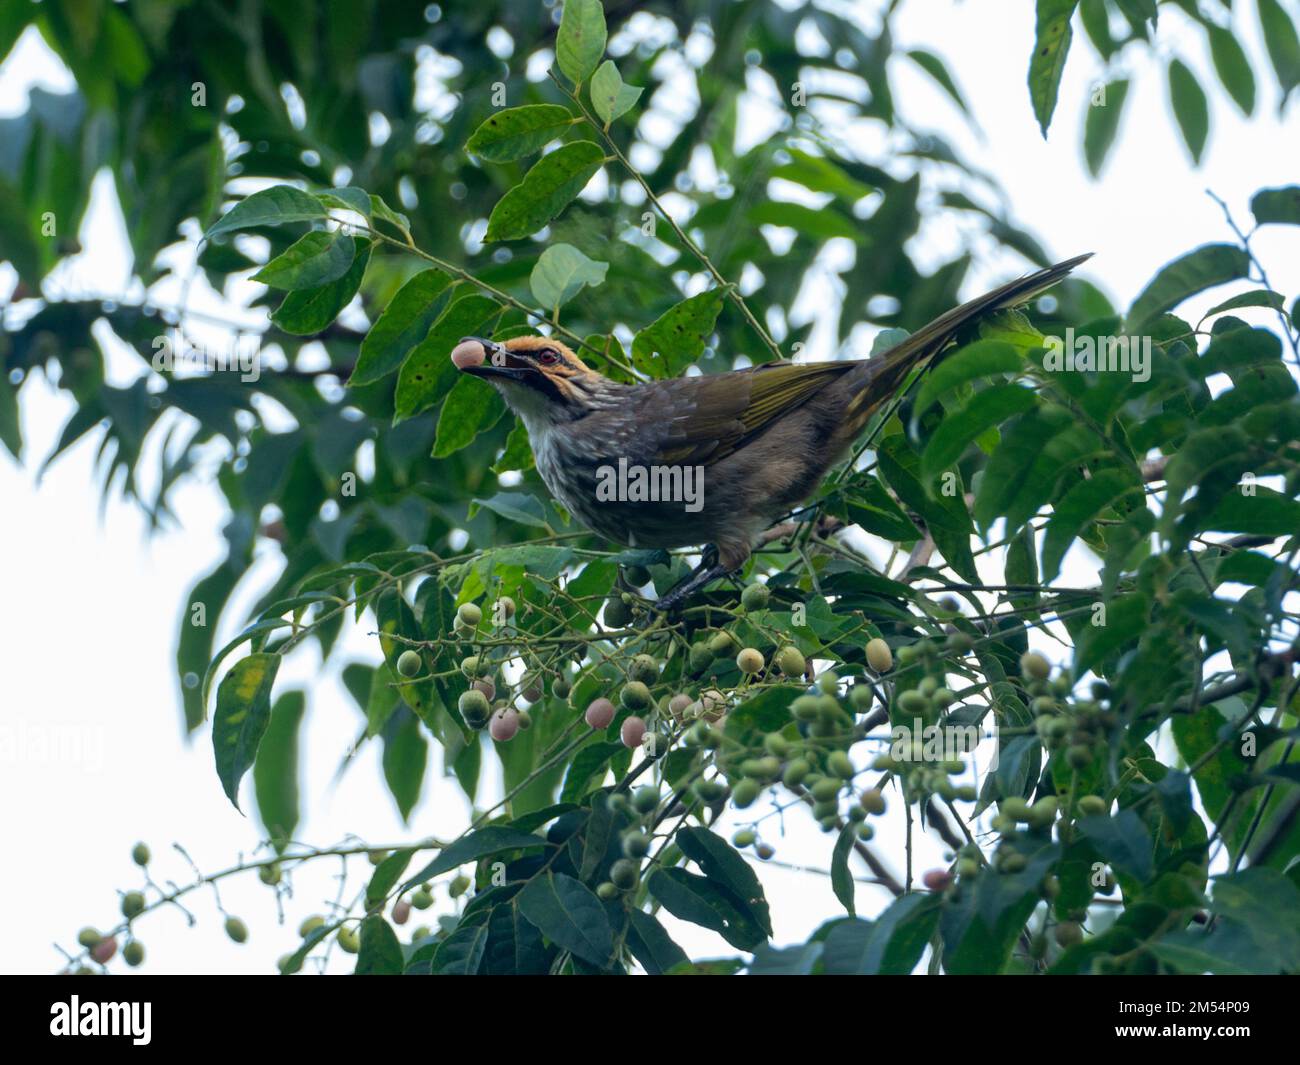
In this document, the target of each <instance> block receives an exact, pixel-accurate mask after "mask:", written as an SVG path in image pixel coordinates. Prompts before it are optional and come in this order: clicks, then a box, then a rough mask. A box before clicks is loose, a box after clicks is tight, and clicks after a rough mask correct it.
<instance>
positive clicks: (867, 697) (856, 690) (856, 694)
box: [849, 681, 876, 714]
mask: <svg viewBox="0 0 1300 1065" xmlns="http://www.w3.org/2000/svg"><path fill="white" fill-rule="evenodd" d="M875 701H876V693H875V692H873V691H872V690H871V685H870V684H863V683H862V682H860V681H859V682H858V683H857V684H855V685H853V687H852V688H850V689H849V702H851V703H852V704H853V709H855V710H856V711H857V712H858V713H860V714H865V713H866V712H867V711H868V710H870V709H871V707H872V706H873V705H875Z"/></svg>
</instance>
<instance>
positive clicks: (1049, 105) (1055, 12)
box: [1029, 0, 1078, 137]
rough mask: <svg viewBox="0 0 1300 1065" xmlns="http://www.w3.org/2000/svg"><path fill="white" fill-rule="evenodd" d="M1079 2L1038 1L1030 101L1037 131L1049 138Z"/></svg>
mask: <svg viewBox="0 0 1300 1065" xmlns="http://www.w3.org/2000/svg"><path fill="white" fill-rule="evenodd" d="M1077 2H1078V0H1038V3H1037V7H1036V23H1037V24H1036V26H1035V29H1034V54H1033V56H1032V57H1031V58H1030V60H1029V99H1030V102H1031V103H1032V104H1033V106H1034V117H1036V118H1037V119H1038V128H1039V129H1041V130H1042V131H1043V136H1044V137H1046V136H1047V127H1048V126H1050V125H1051V124H1052V112H1053V111H1055V110H1056V95H1057V92H1058V91H1059V90H1060V87H1061V74H1062V72H1063V71H1064V70H1065V59H1066V56H1067V55H1069V53H1070V40H1071V38H1072V37H1073V33H1072V31H1071V29H1070V18H1071V16H1073V14H1074V9H1075V7H1076V6H1077Z"/></svg>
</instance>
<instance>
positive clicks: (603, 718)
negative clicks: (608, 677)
mask: <svg viewBox="0 0 1300 1065" xmlns="http://www.w3.org/2000/svg"><path fill="white" fill-rule="evenodd" d="M583 716H584V717H585V718H586V721H587V724H588V725H590V726H591V727H592V728H594V729H602V728H609V726H610V724H611V723H612V722H613V720H614V704H613V703H611V702H610V701H609V700H608V699H596V700H595V701H594V702H592V704H591V705H590V706H589V707H587V712H586V714H584V715H583Z"/></svg>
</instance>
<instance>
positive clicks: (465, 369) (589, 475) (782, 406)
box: [451, 253, 1091, 612]
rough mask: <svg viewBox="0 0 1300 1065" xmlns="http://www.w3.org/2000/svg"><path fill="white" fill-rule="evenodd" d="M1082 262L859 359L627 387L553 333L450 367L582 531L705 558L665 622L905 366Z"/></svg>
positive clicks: (783, 507) (735, 557) (971, 305)
mask: <svg viewBox="0 0 1300 1065" xmlns="http://www.w3.org/2000/svg"><path fill="white" fill-rule="evenodd" d="M1090 254H1091V253H1089V254H1085V255H1079V256H1076V257H1075V258H1072V259H1067V260H1065V261H1064V262H1060V263H1057V264H1056V265H1054V266H1050V267H1047V268H1045V269H1042V270H1039V271H1037V272H1035V273H1031V274H1027V275H1025V276H1023V277H1020V278H1018V279H1016V280H1014V281H1011V282H1008V283H1007V284H1004V285H1002V286H1000V287H998V288H995V289H993V290H992V291H990V292H987V293H985V294H984V295H982V296H979V297H976V298H975V299H973V300H970V301H969V302H967V303H963V304H962V305H960V306H959V307H956V308H954V309H952V310H950V311H948V312H947V313H945V314H943V315H941V316H939V317H938V318H936V319H934V321H932V322H930V323H929V324H928V325H926V326H924V327H922V328H921V329H919V330H917V331H916V332H915V333H912V334H911V335H910V336H908V337H906V338H905V339H903V340H902V341H900V342H899V343H898V344H896V345H895V346H893V347H891V348H890V349H889V350H887V351H885V352H883V353H882V354H880V355H877V356H874V357H872V358H869V359H840V360H833V361H826V362H807V363H792V362H788V361H784V360H783V361H780V362H772V363H764V364H760V365H757V366H753V367H748V368H745V369H741V370H732V371H730V372H725V373H717V374H699V375H694V376H686V377H677V378H670V379H665V380H652V381H643V382H639V383H635V384H625V383H623V382H619V381H614V380H611V379H610V378H608V377H606V376H604V375H603V374H601V373H598V372H597V371H595V370H593V369H591V368H590V367H589V366H587V365H586V364H585V363H584V362H583V361H582V360H581V359H580V358H579V357H578V355H577V354H576V353H575V352H574V351H573V349H572V348H570V347H569V346H568V345H567V344H565V343H564V342H563V341H561V340H560V339H558V338H557V337H555V336H547V335H540V334H532V335H524V336H517V337H512V338H510V339H507V340H504V341H501V342H496V341H493V340H490V339H487V338H484V337H464V338H462V339H461V341H460V342H459V343H458V344H457V345H456V346H455V347H454V348H453V349H452V352H451V360H452V362H453V364H454V365H455V367H456V368H457V370H459V371H460V372H462V373H466V374H470V375H473V376H475V377H478V378H481V379H483V380H486V381H488V382H490V383H491V384H492V385H493V386H495V387H496V388H497V390H498V391H499V392H500V393H501V395H502V397H503V398H504V399H505V402H506V405H507V406H508V407H509V408H510V410H512V411H513V412H514V414H515V415H516V416H517V417H518V418H519V419H520V420H521V421H522V422H523V424H524V426H525V428H526V429H527V431H528V439H529V442H530V445H531V447H532V450H533V457H534V460H535V465H536V468H537V471H538V472H539V473H540V474H541V478H542V480H543V481H544V482H545V484H546V487H547V488H548V489H549V490H550V492H551V494H552V495H553V496H554V497H555V498H556V499H557V500H558V501H559V502H560V503H561V504H562V505H563V506H564V507H565V509H567V510H568V512H569V513H570V514H572V515H573V516H574V517H576V518H577V519H578V520H579V521H580V522H581V523H582V524H583V525H585V526H586V527H587V528H588V529H590V530H592V531H594V532H596V533H598V534H599V535H601V536H603V537H605V538H606V539H608V540H611V541H614V542H615V543H619V544H623V545H626V546H629V547H634V548H683V547H702V553H701V558H700V562H699V565H697V566H696V567H695V569H694V570H693V571H692V573H691V574H689V575H688V576H687V577H686V578H684V579H683V580H682V581H680V582H679V583H678V584H677V585H676V586H675V587H673V588H672V589H670V590H669V591H668V592H667V593H666V594H665V595H663V596H662V597H660V598H659V599H658V600H657V601H656V602H655V604H654V609H655V610H657V611H659V612H668V611H671V610H673V609H674V608H676V607H678V606H680V604H681V603H682V602H684V601H685V600H686V599H687V598H689V597H690V596H691V595H692V594H694V593H695V592H696V591H697V590H699V589H701V588H703V587H704V586H706V585H708V584H710V583H712V582H713V581H714V580H717V579H719V578H721V577H725V576H727V575H729V574H734V573H736V572H737V571H738V570H739V569H740V568H741V567H742V566H744V564H745V562H746V560H747V559H748V558H749V557H750V554H751V552H752V550H753V547H754V545H755V543H756V541H757V539H758V537H759V536H760V535H761V534H762V533H763V532H764V531H765V530H766V529H767V528H769V527H770V526H771V525H772V524H773V523H775V522H776V521H777V520H778V519H779V518H781V517H782V516H784V515H787V514H788V513H790V511H791V510H792V509H794V508H796V507H798V506H799V505H800V504H801V503H803V502H804V501H806V500H807V499H808V498H809V497H810V496H811V495H812V493H813V492H814V491H815V490H816V488H817V486H818V485H819V484H820V483H821V481H822V479H823V477H825V475H826V474H827V472H828V471H829V470H830V469H831V468H832V467H833V466H834V465H835V464H836V463H838V462H839V461H840V460H842V459H843V458H844V456H845V455H846V454H847V453H848V451H849V448H850V446H851V445H852V444H853V442H854V441H855V439H856V438H857V437H858V435H859V434H860V433H861V432H862V431H863V429H864V428H865V427H866V425H867V423H868V421H869V420H870V419H871V417H872V415H873V414H875V413H876V412H877V411H878V410H880V409H881V407H882V405H883V404H884V403H885V402H886V401H888V400H889V399H890V398H891V397H892V396H894V395H895V394H897V392H898V390H899V389H900V388H901V387H902V385H903V384H904V382H905V381H906V380H907V378H908V377H909V375H910V374H911V372H912V371H913V370H914V369H916V368H918V367H924V366H926V365H927V364H930V365H932V364H933V363H934V362H935V361H936V360H938V359H940V358H942V356H943V355H944V354H945V353H947V352H948V351H949V350H951V349H953V346H954V344H955V341H956V338H957V336H958V334H959V333H961V332H962V331H963V330H964V329H965V328H966V327H968V326H970V325H971V324H972V323H975V322H977V321H978V320H980V319H981V318H984V317H987V316H988V315H990V314H993V313H995V312H997V311H1001V310H1006V309H1009V308H1013V307H1017V306H1020V305H1022V304H1024V303H1025V302H1027V301H1028V300H1030V299H1032V298H1033V297H1035V296H1037V295H1039V294H1040V293H1042V292H1044V291H1045V290H1046V289H1048V288H1050V287H1051V286H1053V285H1055V284H1056V283H1057V282H1058V281H1060V280H1061V279H1062V278H1064V277H1065V276H1066V275H1067V274H1068V273H1070V271H1071V270H1073V269H1074V268H1075V267H1076V266H1078V265H1079V264H1080V263H1082V262H1083V261H1084V260H1086V259H1088V258H1089V257H1090Z"/></svg>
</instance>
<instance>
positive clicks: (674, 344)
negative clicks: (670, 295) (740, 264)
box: [632, 288, 726, 377]
mask: <svg viewBox="0 0 1300 1065" xmlns="http://www.w3.org/2000/svg"><path fill="white" fill-rule="evenodd" d="M725 297H726V290H725V289H721V288H712V289H709V290H708V291H707V292H701V293H699V295H696V296H691V297H690V298H688V299H684V300H682V302H681V303H679V304H677V305H676V306H675V307H672V308H670V309H669V310H667V311H665V312H664V313H663V314H661V315H660V316H659V317H658V318H657V319H655V321H654V322H653V323H652V324H651V325H648V326H646V328H644V329H642V330H641V331H640V332H639V333H637V335H636V337H635V338H634V339H633V341H632V362H633V364H634V365H635V366H636V368H637V369H638V370H641V371H643V372H644V373H648V374H649V375H650V376H651V377H676V376H677V375H678V374H679V373H681V372H682V371H683V370H685V369H686V367H687V366H689V365H690V364H691V363H693V362H695V361H696V360H697V359H698V358H699V357H700V356H701V355H702V354H703V353H704V345H705V342H706V341H707V340H708V338H709V336H710V335H711V334H712V333H713V329H714V325H715V324H716V323H717V320H718V312H719V311H721V310H722V301H723V299H724V298H725Z"/></svg>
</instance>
